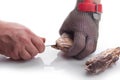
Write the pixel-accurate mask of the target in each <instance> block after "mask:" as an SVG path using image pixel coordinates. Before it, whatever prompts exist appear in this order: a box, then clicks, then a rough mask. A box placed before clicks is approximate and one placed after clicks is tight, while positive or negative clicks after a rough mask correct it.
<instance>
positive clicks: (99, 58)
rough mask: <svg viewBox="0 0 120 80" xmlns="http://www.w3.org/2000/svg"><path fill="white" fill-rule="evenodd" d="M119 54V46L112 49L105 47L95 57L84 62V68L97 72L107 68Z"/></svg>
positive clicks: (90, 71)
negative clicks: (105, 48)
mask: <svg viewBox="0 0 120 80" xmlns="http://www.w3.org/2000/svg"><path fill="white" fill-rule="evenodd" d="M119 55H120V47H117V48H114V49H107V50H105V51H103V52H101V53H100V54H98V55H96V57H94V58H92V59H90V60H88V61H87V62H86V64H85V65H86V70H87V71H88V72H89V73H99V72H102V71H104V70H106V69H107V68H109V67H110V66H111V65H112V64H114V63H115V62H116V61H117V60H118V59H119Z"/></svg>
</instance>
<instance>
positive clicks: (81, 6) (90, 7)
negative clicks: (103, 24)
mask: <svg viewBox="0 0 120 80" xmlns="http://www.w3.org/2000/svg"><path fill="white" fill-rule="evenodd" d="M77 9H78V11H83V12H94V13H102V4H95V3H93V0H83V2H80V3H78V6H77Z"/></svg>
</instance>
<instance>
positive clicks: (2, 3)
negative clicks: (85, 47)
mask: <svg viewBox="0 0 120 80" xmlns="http://www.w3.org/2000/svg"><path fill="white" fill-rule="evenodd" d="M75 4H76V1H75V0H0V19H1V20H4V21H10V22H17V23H21V24H23V25H25V26H26V27H28V28H29V29H31V30H32V31H33V32H34V33H36V34H37V35H39V36H42V37H45V38H46V45H48V44H53V43H54V42H55V40H56V39H57V38H58V37H59V34H58V31H59V28H60V26H61V24H62V22H63V21H64V19H65V18H66V17H67V15H68V14H69V12H70V11H71V10H73V8H74V6H75ZM102 4H103V14H102V19H101V22H100V29H99V40H98V46H97V50H96V52H95V53H94V54H93V55H91V56H89V57H87V58H86V59H84V60H82V61H78V60H74V59H72V60H68V59H65V58H63V57H62V56H61V53H60V52H59V51H58V50H55V49H52V48H50V47H47V48H46V50H45V52H44V53H43V54H39V55H37V56H36V58H35V59H32V60H30V61H25V62H24V61H23V62H22V61H21V62H15V61H9V60H6V58H5V57H4V56H0V80H25V79H26V80H113V79H114V80H117V79H120V77H119V75H120V61H118V62H117V64H116V65H114V66H112V67H111V68H109V69H108V70H106V71H105V72H103V73H101V74H98V75H87V74H86V71H85V70H84V63H85V61H86V60H87V59H88V58H90V57H93V56H94V55H95V54H97V53H99V52H101V51H103V50H105V49H107V48H114V47H118V46H120V30H119V29H120V28H119V27H120V15H119V14H120V11H119V7H120V4H119V0H102Z"/></svg>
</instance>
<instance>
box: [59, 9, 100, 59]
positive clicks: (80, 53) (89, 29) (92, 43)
mask: <svg viewBox="0 0 120 80" xmlns="http://www.w3.org/2000/svg"><path fill="white" fill-rule="evenodd" d="M98 25H99V20H97V19H94V18H93V12H89V13H88V12H81V11H78V10H76V9H75V10H73V11H72V12H71V13H70V14H69V16H68V17H67V19H66V20H65V21H64V23H63V25H62V27H61V29H60V35H62V34H63V33H68V34H69V35H71V36H72V37H73V42H74V43H73V46H72V47H71V48H70V49H69V50H68V52H67V53H65V55H67V56H70V57H75V58H78V59H83V58H85V57H86V56H88V55H90V54H91V53H93V52H94V51H95V50H96V46H97V40H98Z"/></svg>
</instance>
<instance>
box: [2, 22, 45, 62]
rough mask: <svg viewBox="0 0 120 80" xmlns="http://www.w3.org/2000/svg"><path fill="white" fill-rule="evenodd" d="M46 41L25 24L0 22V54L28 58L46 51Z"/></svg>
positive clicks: (15, 57) (18, 58) (17, 58)
mask: <svg viewBox="0 0 120 80" xmlns="http://www.w3.org/2000/svg"><path fill="white" fill-rule="evenodd" d="M44 42H45V39H44V38H41V37H39V36H37V35H35V34H34V33H33V32H31V31H30V30H29V29H27V28H26V27H25V26H23V25H20V24H17V23H10V22H0V54H3V55H5V56H7V57H10V58H12V59H14V60H20V59H22V60H28V59H31V58H33V57H34V56H35V55H37V54H38V53H41V52H43V51H44V49H45V46H44Z"/></svg>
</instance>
